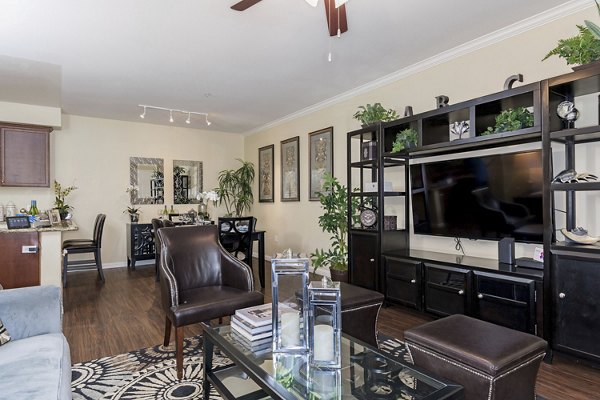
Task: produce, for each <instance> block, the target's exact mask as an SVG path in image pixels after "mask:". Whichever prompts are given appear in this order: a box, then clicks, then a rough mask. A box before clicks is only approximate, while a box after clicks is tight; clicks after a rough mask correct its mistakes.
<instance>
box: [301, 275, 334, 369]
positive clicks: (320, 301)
mask: <svg viewBox="0 0 600 400" xmlns="http://www.w3.org/2000/svg"><path fill="white" fill-rule="evenodd" d="M341 334H342V306H341V293H340V283H339V282H332V281H331V280H330V279H328V278H326V277H324V278H323V280H321V281H317V282H311V283H310V285H308V348H309V355H308V362H309V364H310V365H311V366H314V367H320V368H340V367H341V365H342V352H341V338H342V336H341Z"/></svg>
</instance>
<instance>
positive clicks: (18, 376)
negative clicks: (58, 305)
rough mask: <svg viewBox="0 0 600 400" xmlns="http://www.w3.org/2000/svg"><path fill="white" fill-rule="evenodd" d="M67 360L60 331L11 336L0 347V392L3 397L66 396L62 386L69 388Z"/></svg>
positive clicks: (54, 397)
mask: <svg viewBox="0 0 600 400" xmlns="http://www.w3.org/2000/svg"><path fill="white" fill-rule="evenodd" d="M70 364H71V357H70V355H69V345H68V343H67V341H66V339H65V337H64V336H63V334H62V333H51V334H47V335H38V336H32V337H29V338H25V339H20V340H13V341H11V342H9V343H7V344H5V345H4V346H2V347H0V393H2V397H3V398H7V399H32V400H33V399H40V400H48V399H64V398H70V393H65V387H66V388H67V389H69V390H70V379H71V377H70V372H71V370H70ZM65 380H68V382H67V383H68V384H66V385H65V382H64V381H65ZM66 396H68V397H66Z"/></svg>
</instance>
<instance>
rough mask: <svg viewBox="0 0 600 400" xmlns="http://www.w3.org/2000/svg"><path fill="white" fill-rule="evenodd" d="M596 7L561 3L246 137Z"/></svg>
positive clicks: (581, 1)
mask: <svg viewBox="0 0 600 400" xmlns="http://www.w3.org/2000/svg"><path fill="white" fill-rule="evenodd" d="M593 6H594V5H593V4H590V2H589V1H588V0H572V1H569V2H568V3H565V4H561V5H560V6H556V7H554V8H551V9H549V10H546V11H544V12H541V13H539V14H536V15H534V16H532V17H529V18H526V19H524V20H521V21H519V22H515V23H514V24H512V25H508V26H506V27H504V28H501V29H499V30H497V31H494V32H491V33H488V34H486V35H484V36H481V37H479V38H477V39H474V40H471V41H470V42H466V43H464V44H461V45H459V46H457V47H454V48H452V49H450V50H446V51H444V52H442V53H439V54H436V55H435V56H433V57H430V58H427V59H425V60H423V61H419V62H417V63H415V64H413V65H410V66H408V67H405V68H402V69H400V70H398V71H395V72H393V73H391V74H389V75H386V76H383V77H381V78H379V79H376V80H374V81H371V82H369V83H366V84H364V85H361V86H358V87H356V88H354V89H351V90H349V91H347V92H344V93H341V94H339V95H337V96H334V97H331V98H329V99H327V100H323V101H321V102H319V103H316V104H313V105H312V106H309V107H306V108H303V109H301V110H299V111H296V112H294V113H292V114H288V115H286V116H284V117H282V118H279V119H276V120H274V121H271V122H269V123H267V124H264V125H262V126H259V127H258V128H254V129H252V130H250V131H247V132H244V133H243V135H244V136H251V135H253V134H255V133H259V132H262V131H265V130H267V129H270V128H274V127H276V126H278V125H282V124H284V123H286V122H289V121H292V120H294V119H297V118H300V117H303V116H306V115H309V114H312V113H314V112H316V111H319V110H322V109H324V108H327V107H330V106H332V105H334V104H338V103H341V102H343V101H346V100H348V99H351V98H353V97H355V96H357V95H359V94H363V93H366V92H369V91H371V90H374V89H377V88H380V87H382V86H386V85H389V84H390V83H393V82H396V81H398V80H400V79H404V78H407V77H409V76H411V75H415V74H417V73H420V72H422V71H425V70H427V69H429V68H432V67H435V66H436V65H439V64H443V63H445V62H448V61H451V60H453V59H456V58H458V57H461V56H464V55H466V54H469V53H472V52H474V51H477V50H479V49H482V48H484V47H488V46H491V45H493V44H495V43H498V42H501V41H503V40H506V39H509V38H511V37H513V36H517V35H520V34H522V33H524V32H527V31H529V30H532V29H535V28H537V27H540V26H542V25H545V24H548V23H550V22H553V21H556V20H558V19H561V18H564V17H566V16H569V15H571V14H575V13H577V12H579V11H582V10H585V9H587V8H591V7H593Z"/></svg>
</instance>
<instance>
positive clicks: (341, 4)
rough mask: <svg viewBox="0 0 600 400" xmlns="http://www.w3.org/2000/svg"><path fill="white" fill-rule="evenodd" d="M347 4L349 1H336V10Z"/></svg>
mask: <svg viewBox="0 0 600 400" xmlns="http://www.w3.org/2000/svg"><path fill="white" fill-rule="evenodd" d="M307 1H308V0H307ZM347 2H348V0H335V8H338V7H339V6H343V5H344V4H346V3H347Z"/></svg>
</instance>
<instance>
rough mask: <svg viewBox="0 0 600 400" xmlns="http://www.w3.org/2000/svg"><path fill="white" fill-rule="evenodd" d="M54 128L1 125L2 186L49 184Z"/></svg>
mask: <svg viewBox="0 0 600 400" xmlns="http://www.w3.org/2000/svg"><path fill="white" fill-rule="evenodd" d="M51 130H52V129H51V128H44V127H30V126H16V125H15V126H5V125H0V173H1V180H0V184H1V185H2V186H26V187H49V186H50V174H49V163H50V161H49V151H50V150H49V149H50V146H49V143H50V140H49V136H50V135H49V134H50V132H51Z"/></svg>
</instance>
